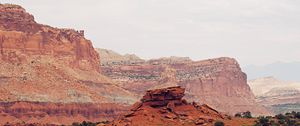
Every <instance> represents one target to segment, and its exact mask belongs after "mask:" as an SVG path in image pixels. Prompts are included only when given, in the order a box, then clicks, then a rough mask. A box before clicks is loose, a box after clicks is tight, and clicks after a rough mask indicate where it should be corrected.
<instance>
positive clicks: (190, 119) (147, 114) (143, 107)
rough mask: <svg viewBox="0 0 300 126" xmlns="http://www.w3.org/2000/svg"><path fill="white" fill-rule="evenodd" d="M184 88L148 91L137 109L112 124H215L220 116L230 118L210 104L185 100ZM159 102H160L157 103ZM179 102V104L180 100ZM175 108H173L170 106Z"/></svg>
mask: <svg viewBox="0 0 300 126" xmlns="http://www.w3.org/2000/svg"><path fill="white" fill-rule="evenodd" d="M183 96H184V88H181V87H170V88H164V89H156V90H149V91H147V93H146V95H145V96H144V97H143V98H142V99H141V102H142V103H139V104H140V105H139V106H140V108H139V109H134V110H132V112H130V113H129V114H127V115H125V116H123V117H121V118H119V119H116V120H114V121H113V122H112V123H111V124H109V125H112V126H126V125H130V126H140V125H146V126H158V125H161V126H169V125H176V126H184V125H188V126H196V125H203V124H207V125H208V124H209V125H212V124H213V122H214V121H216V120H226V118H225V115H223V114H221V113H219V112H218V111H216V110H214V109H212V108H211V107H209V106H207V105H202V106H200V105H199V106H198V105H197V106H198V107H195V106H196V105H193V104H189V103H185V102H184V100H183V99H182V97H183ZM157 102H163V103H166V104H164V105H163V104H160V105H159V106H153V104H156V103H157ZM176 103H177V104H176ZM170 108H172V109H170Z"/></svg>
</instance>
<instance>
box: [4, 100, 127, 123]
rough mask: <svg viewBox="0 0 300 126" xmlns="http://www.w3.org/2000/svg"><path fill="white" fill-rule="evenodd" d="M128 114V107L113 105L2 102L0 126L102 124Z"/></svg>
mask: <svg viewBox="0 0 300 126" xmlns="http://www.w3.org/2000/svg"><path fill="white" fill-rule="evenodd" d="M126 112H128V109H127V106H122V105H119V104H113V103H103V104H93V103H68V104H62V103H43V102H1V103H0V118H1V119H0V125H4V124H6V123H7V122H9V123H10V124H18V123H19V124H23V123H26V124H30V123H37V124H55V125H62V124H64V125H70V124H72V123H73V122H82V121H91V122H101V121H109V120H112V119H114V118H117V117H118V116H119V115H122V114H124V113H126Z"/></svg>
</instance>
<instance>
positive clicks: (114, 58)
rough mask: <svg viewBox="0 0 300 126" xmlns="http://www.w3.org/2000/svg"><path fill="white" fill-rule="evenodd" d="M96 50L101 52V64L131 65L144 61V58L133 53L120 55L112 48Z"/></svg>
mask: <svg viewBox="0 0 300 126" xmlns="http://www.w3.org/2000/svg"><path fill="white" fill-rule="evenodd" d="M96 51H97V52H98V53H99V54H101V66H111V65H131V64H140V63H144V62H145V60H143V59H141V58H139V57H138V56H136V55H134V54H125V55H121V54H119V53H116V52H114V51H112V50H108V49H101V48H97V49H96Z"/></svg>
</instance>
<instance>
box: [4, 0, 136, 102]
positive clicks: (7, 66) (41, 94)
mask: <svg viewBox="0 0 300 126" xmlns="http://www.w3.org/2000/svg"><path fill="white" fill-rule="evenodd" d="M0 86H1V88H0V101H3V102H13V101H39V102H64V103H69V102H94V103H103V102H105V103H107V102H116V103H132V102H134V101H135V97H134V95H132V94H131V93H130V92H128V91H126V90H124V89H122V88H120V87H118V86H116V85H114V84H113V83H112V82H111V80H110V79H109V78H107V77H105V76H102V75H101V73H100V63H99V55H98V53H97V52H96V51H95V50H94V48H93V46H92V43H91V42H90V41H89V40H87V39H86V38H84V33H83V31H76V30H72V29H59V28H53V27H50V26H47V25H42V24H39V23H36V22H35V21H34V17H33V16H32V15H30V14H29V13H27V12H26V11H25V9H23V8H22V7H20V6H18V5H12V4H0Z"/></svg>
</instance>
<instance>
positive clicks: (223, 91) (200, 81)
mask: <svg viewBox="0 0 300 126" xmlns="http://www.w3.org/2000/svg"><path fill="white" fill-rule="evenodd" d="M164 61H165V60H163V61H162V62H160V61H156V62H155V63H154V62H151V63H150V62H146V63H142V64H134V65H114V66H103V67H102V71H103V74H105V75H107V76H108V77H110V78H112V79H114V80H115V82H117V83H118V84H119V85H120V86H122V87H124V88H125V89H127V90H130V91H132V92H136V93H137V94H140V95H142V93H143V92H144V91H146V90H148V89H156V88H164V87H169V86H182V87H184V88H185V89H186V93H187V96H186V98H187V99H188V100H190V101H196V102H199V103H207V104H209V105H211V106H213V107H215V108H217V109H218V110H219V111H222V112H227V113H229V114H235V113H237V112H243V111H248V110H249V111H251V112H252V113H253V114H254V115H260V114H270V113H269V112H268V111H267V110H266V109H265V108H263V107H262V106H260V105H258V104H257V103H256V102H255V97H254V95H253V93H252V92H251V89H250V88H249V86H248V84H247V82H246V80H247V76H246V74H245V73H243V72H242V71H241V68H240V66H239V64H238V62H237V61H236V60H235V59H233V58H227V57H222V58H216V59H208V60H203V61H184V60H183V61H184V62H181V61H182V60H180V61H176V62H175V61H173V62H170V63H168V62H164Z"/></svg>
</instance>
